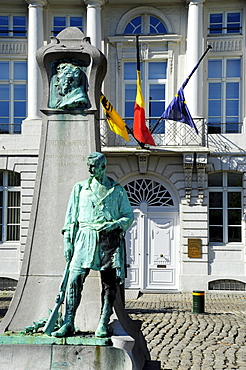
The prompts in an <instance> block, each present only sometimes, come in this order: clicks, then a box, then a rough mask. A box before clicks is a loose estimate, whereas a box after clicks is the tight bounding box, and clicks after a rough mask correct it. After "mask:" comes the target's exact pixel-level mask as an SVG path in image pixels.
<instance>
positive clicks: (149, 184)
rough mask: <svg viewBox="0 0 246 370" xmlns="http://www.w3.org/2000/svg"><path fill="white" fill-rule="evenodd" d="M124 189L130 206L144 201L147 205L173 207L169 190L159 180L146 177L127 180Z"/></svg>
mask: <svg viewBox="0 0 246 370" xmlns="http://www.w3.org/2000/svg"><path fill="white" fill-rule="evenodd" d="M125 189H126V192H127V195H128V198H129V200H130V203H131V205H132V206H139V204H140V203H141V202H146V203H147V204H148V206H155V207H173V206H174V204H173V200H172V197H171V194H170V193H169V191H168V190H167V189H166V188H165V187H164V186H163V185H162V184H160V183H159V182H157V181H154V180H148V179H139V180H134V181H131V182H129V183H128V184H126V185H125Z"/></svg>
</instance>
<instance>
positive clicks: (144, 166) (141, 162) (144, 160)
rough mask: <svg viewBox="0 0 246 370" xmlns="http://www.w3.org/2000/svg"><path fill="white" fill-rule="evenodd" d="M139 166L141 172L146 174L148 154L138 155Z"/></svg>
mask: <svg viewBox="0 0 246 370" xmlns="http://www.w3.org/2000/svg"><path fill="white" fill-rule="evenodd" d="M138 167H139V172H140V173H142V174H146V172H147V167H148V155H146V154H141V155H139V156H138Z"/></svg>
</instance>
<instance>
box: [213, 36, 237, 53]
mask: <svg viewBox="0 0 246 370" xmlns="http://www.w3.org/2000/svg"><path fill="white" fill-rule="evenodd" d="M209 44H210V45H211V46H212V48H213V52H216V51H240V50H242V39H233V40H228V39H227V40H225V39H223V40H222V39H220V40H210V39H209Z"/></svg>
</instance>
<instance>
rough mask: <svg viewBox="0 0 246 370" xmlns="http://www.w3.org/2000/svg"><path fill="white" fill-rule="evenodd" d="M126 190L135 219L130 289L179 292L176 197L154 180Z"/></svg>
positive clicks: (129, 249) (129, 239) (130, 236)
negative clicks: (177, 290)
mask: <svg viewBox="0 0 246 370" xmlns="http://www.w3.org/2000/svg"><path fill="white" fill-rule="evenodd" d="M124 187H125V189H126V191H127V194H128V197H129V200H130V203H131V205H132V207H133V210H134V216H135V218H134V222H133V224H132V226H131V228H130V229H129V230H128V231H127V233H126V253H127V278H126V288H131V289H169V290H172V289H178V266H179V264H178V249H179V242H178V212H177V201H175V199H176V198H175V197H174V196H173V194H172V193H171V190H170V189H167V187H166V185H164V184H163V183H161V182H160V181H159V180H156V179H153V178H151V177H144V178H141V179H140V178H137V179H134V180H131V181H129V182H128V183H127V184H126V185H125V186H124Z"/></svg>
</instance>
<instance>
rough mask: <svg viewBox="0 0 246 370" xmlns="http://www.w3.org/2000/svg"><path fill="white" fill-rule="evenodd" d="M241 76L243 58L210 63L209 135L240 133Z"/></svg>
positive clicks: (224, 59)
mask: <svg viewBox="0 0 246 370" xmlns="http://www.w3.org/2000/svg"><path fill="white" fill-rule="evenodd" d="M241 75H242V72H241V58H218V59H211V60H209V61H208V129H209V133H238V132H240V129H241V112H240V106H241V96H240V95H241Z"/></svg>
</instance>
